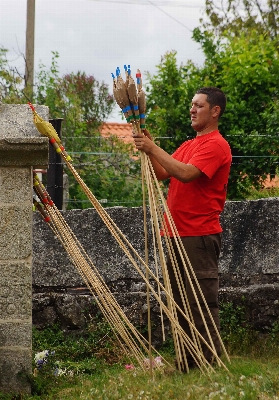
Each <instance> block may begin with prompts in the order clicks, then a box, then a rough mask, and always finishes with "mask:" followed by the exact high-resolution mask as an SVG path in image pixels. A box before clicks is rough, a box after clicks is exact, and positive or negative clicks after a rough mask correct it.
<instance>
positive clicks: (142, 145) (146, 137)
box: [132, 128, 154, 154]
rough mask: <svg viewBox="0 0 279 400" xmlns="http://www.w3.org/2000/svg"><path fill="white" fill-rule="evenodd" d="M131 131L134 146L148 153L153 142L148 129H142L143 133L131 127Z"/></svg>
mask: <svg viewBox="0 0 279 400" xmlns="http://www.w3.org/2000/svg"><path fill="white" fill-rule="evenodd" d="M132 133H133V138H134V142H135V146H136V148H137V149H138V150H141V151H144V152H145V153H146V154H149V153H150V152H151V149H152V146H153V145H154V143H153V141H152V138H151V135H150V133H149V132H148V130H147V129H143V133H139V132H137V131H136V130H134V128H133V130H132Z"/></svg>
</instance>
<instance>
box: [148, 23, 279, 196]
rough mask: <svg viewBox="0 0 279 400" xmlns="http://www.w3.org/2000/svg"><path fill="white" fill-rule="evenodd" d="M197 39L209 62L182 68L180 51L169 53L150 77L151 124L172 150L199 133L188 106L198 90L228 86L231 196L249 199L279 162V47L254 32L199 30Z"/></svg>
mask: <svg viewBox="0 0 279 400" xmlns="http://www.w3.org/2000/svg"><path fill="white" fill-rule="evenodd" d="M194 38H195V40H196V41H197V42H199V43H200V44H201V46H202V49H203V51H204V53H205V55H206V61H205V63H204V65H203V66H202V67H198V66H195V65H194V64H193V63H191V62H188V63H187V64H186V65H185V66H183V65H181V66H179V67H177V65H176V57H175V53H168V54H166V55H165V57H164V58H163V59H162V61H161V64H160V65H159V66H158V74H157V75H155V76H150V75H149V77H148V101H147V106H148V118H147V123H148V124H149V126H150V128H151V130H152V131H154V132H155V130H154V127H155V126H157V127H158V131H159V133H160V135H161V133H163V134H164V135H167V136H171V137H172V139H171V141H172V142H173V144H174V145H170V143H169V142H168V141H163V140H161V144H162V147H163V148H164V149H165V150H166V151H168V152H171V151H172V150H173V147H177V146H178V145H180V144H181V143H182V142H183V141H184V140H185V139H186V138H189V137H191V135H193V132H192V128H191V126H190V118H189V108H188V107H189V105H190V103H191V99H192V97H193V94H194V92H195V91H196V90H197V89H198V88H199V87H201V86H217V87H220V88H221V89H222V90H224V92H225V93H226V95H227V98H228V105H227V110H226V112H225V114H224V115H223V116H222V118H221V120H220V131H221V133H222V134H223V135H224V136H225V137H226V138H227V140H228V141H229V143H230V145H231V147H232V152H233V156H234V157H233V165H232V168H231V176H230V181H229V190H228V198H230V199H241V198H245V197H246V196H247V193H248V192H249V190H250V189H251V188H252V187H255V188H260V187H261V185H262V183H263V181H264V180H265V179H266V177H267V175H268V174H271V175H274V173H275V169H276V163H278V161H279V157H278V156H277V155H276V149H277V148H278V145H279V135H278V129H277V126H278V124H279V119H278V117H279V99H278V87H279V60H278V53H277V47H276V44H275V42H274V41H273V40H272V39H270V38H269V37H267V36H265V35H259V34H258V32H257V31H253V30H252V31H250V34H249V35H247V33H246V34H241V35H240V36H239V37H236V36H227V37H226V38H224V39H226V40H222V41H221V40H220V39H219V38H215V37H214V35H213V34H212V33H210V32H201V31H200V30H199V29H196V30H195V32H194ZM174 77H176V78H175V79H173V78H174ZM169 82H171V84H170V85H169ZM176 95H177V97H175V96H176ZM164 119H165V120H164ZM165 121H167V124H168V125H169V126H170V127H171V128H168V127H167V126H166V123H165Z"/></svg>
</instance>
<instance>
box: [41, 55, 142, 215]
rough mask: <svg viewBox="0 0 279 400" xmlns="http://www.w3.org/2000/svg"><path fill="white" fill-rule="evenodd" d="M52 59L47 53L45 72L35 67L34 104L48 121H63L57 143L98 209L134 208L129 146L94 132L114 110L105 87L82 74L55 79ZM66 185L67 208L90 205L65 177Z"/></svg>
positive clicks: (135, 179) (137, 185) (134, 172)
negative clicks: (43, 106)
mask: <svg viewBox="0 0 279 400" xmlns="http://www.w3.org/2000/svg"><path fill="white" fill-rule="evenodd" d="M57 58H58V54H57V53H53V60H52V66H51V69H50V71H46V70H45V68H44V66H41V68H40V73H39V76H38V82H39V84H38V89H37V93H36V96H37V97H36V98H37V102H38V103H39V104H46V105H47V106H48V107H49V109H50V115H51V118H57V117H60V118H61V117H62V118H63V120H64V121H63V138H62V141H63V143H64V145H65V148H66V150H67V151H68V152H69V153H70V154H72V157H73V158H74V165H75V168H76V169H77V171H78V173H79V175H80V176H81V177H82V179H83V180H84V182H85V183H86V184H87V186H88V187H89V188H90V189H91V190H92V192H93V194H94V195H95V196H96V197H97V199H99V200H105V201H107V203H104V206H112V205H119V204H123V203H126V204H127V205H139V204H140V203H141V182H140V179H139V173H138V171H139V169H140V166H139V165H138V164H139V160H135V159H134V158H133V156H134V148H133V147H132V146H131V145H127V144H125V143H123V142H122V141H121V140H119V139H118V138H117V137H110V138H103V137H101V134H100V126H101V124H102V122H103V121H104V120H105V119H106V118H107V116H108V115H109V114H110V112H111V111H112V108H113V106H114V100H113V97H112V96H111V95H110V94H109V90H108V87H107V85H106V84H104V83H100V82H98V81H97V80H96V79H95V78H94V76H92V75H91V76H87V75H86V74H85V73H84V72H77V73H75V74H74V73H71V74H67V75H64V76H62V77H59V71H58V64H57ZM69 181H70V190H69V192H70V198H71V199H72V202H71V203H70V204H69V208H87V207H90V206H91V205H90V203H89V201H88V200H87V197H86V195H85V194H84V193H83V191H82V189H81V188H80V187H79V186H78V184H77V183H76V182H75V180H74V178H73V177H72V176H71V175H70V176H69Z"/></svg>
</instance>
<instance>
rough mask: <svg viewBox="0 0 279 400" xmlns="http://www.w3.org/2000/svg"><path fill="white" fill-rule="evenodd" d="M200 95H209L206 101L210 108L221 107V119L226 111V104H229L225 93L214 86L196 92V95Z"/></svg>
mask: <svg viewBox="0 0 279 400" xmlns="http://www.w3.org/2000/svg"><path fill="white" fill-rule="evenodd" d="M198 93H201V94H206V95H207V99H206V100H207V102H208V103H209V105H210V108H212V107H214V106H219V107H220V109H221V111H220V114H219V118H221V116H222V115H223V113H224V111H225V109H226V104H227V99H226V96H225V93H224V92H223V91H222V90H221V89H219V88H217V87H214V86H208V87H202V88H200V89H199V90H197V91H196V94H198Z"/></svg>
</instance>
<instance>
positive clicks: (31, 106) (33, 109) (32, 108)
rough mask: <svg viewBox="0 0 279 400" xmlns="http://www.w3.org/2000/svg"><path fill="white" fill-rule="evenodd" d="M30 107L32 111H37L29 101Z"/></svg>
mask: <svg viewBox="0 0 279 400" xmlns="http://www.w3.org/2000/svg"><path fill="white" fill-rule="evenodd" d="M28 105H29V107H30V108H31V110H32V111H35V107H34V106H33V104H32V103H30V101H28Z"/></svg>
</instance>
